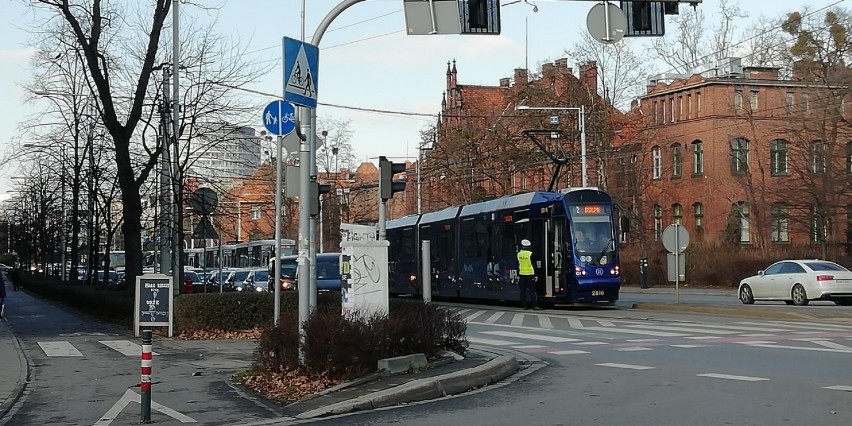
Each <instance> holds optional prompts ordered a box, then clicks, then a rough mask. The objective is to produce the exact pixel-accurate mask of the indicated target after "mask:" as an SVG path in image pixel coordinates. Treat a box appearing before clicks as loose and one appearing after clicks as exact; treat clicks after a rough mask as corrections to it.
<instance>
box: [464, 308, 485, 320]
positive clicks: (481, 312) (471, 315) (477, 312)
mask: <svg viewBox="0 0 852 426" xmlns="http://www.w3.org/2000/svg"><path fill="white" fill-rule="evenodd" d="M485 312H486V311H476V312H474V313H472V314H470V315H468V316H467V318H465V320H467V321H468V322H470V321H473V320H474V319H476V317H478V316H481V315H482V314H484V313H485Z"/></svg>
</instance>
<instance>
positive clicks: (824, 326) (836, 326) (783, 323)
mask: <svg viewBox="0 0 852 426" xmlns="http://www.w3.org/2000/svg"><path fill="white" fill-rule="evenodd" d="M769 322H770V323H772V324H775V325H778V326H781V327H792V328H809V329H813V328H819V329H823V330H824V329H831V330H843V331H852V326H848V325H839V324H828V323H821V322H798V321H797V322H792V321H769ZM748 324H754V323H748Z"/></svg>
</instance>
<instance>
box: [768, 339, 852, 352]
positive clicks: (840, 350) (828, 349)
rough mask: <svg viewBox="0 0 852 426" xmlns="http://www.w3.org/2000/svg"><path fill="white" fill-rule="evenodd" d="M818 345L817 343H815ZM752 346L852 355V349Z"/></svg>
mask: <svg viewBox="0 0 852 426" xmlns="http://www.w3.org/2000/svg"><path fill="white" fill-rule="evenodd" d="M814 343H816V342H814ZM751 346H755V347H758V348H772V349H798V350H800V351H815V352H838V353H845V354H848V353H852V348H847V349H832V348H808V347H802V346H786V345H766V344H762V343H757V344H753V345H751Z"/></svg>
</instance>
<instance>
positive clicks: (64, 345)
mask: <svg viewBox="0 0 852 426" xmlns="http://www.w3.org/2000/svg"><path fill="white" fill-rule="evenodd" d="M38 345H39V346H41V350H42V351H44V354H45V355H47V356H83V354H81V353H80V351H78V350H77V348H75V347H74V346H73V345H72V344H71V343H68V342H38Z"/></svg>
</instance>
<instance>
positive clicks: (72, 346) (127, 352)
mask: <svg viewBox="0 0 852 426" xmlns="http://www.w3.org/2000/svg"><path fill="white" fill-rule="evenodd" d="M36 343H37V344H38V347H39V348H40V349H41V351H42V353H43V354H44V356H46V357H51V358H63V357H86V356H91V355H95V354H96V353H97V354H100V353H102V351H103V349H104V348H106V349H108V350H109V353H118V354H120V355H122V356H125V357H136V358H138V357H140V356H141V355H142V346H141V345H139V344H137V343H134V342H131V341H129V340H98V341H97V344H96V345H93V344H92V343H93V342H91V341H85V342H75V343H72V342H70V341H67V340H52V341H39V342H36ZM78 346H79V348H78ZM81 349H83V350H82V351H81ZM83 351H85V352H86V354H84V352H83ZM154 355H160V354H159V353H157V352H154Z"/></svg>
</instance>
